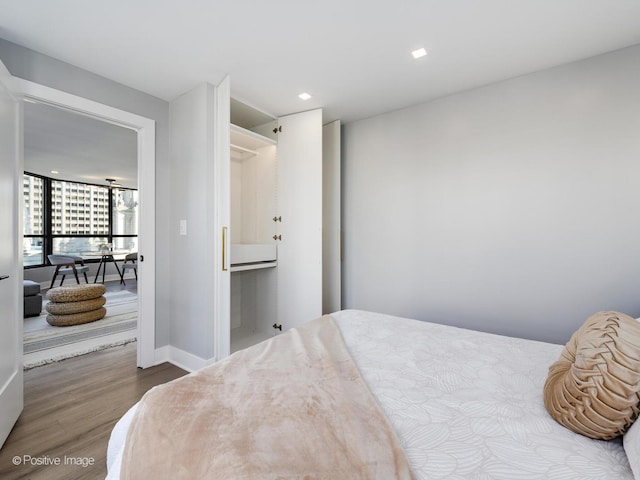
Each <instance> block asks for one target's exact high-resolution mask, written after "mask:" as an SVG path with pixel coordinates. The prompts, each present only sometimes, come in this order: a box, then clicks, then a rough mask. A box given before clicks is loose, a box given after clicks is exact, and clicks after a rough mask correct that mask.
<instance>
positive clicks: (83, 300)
mask: <svg viewBox="0 0 640 480" xmlns="http://www.w3.org/2000/svg"><path fill="white" fill-rule="evenodd" d="M104 292H106V288H105V287H104V285H102V284H93V285H89V284H87V285H71V286H68V287H55V288H52V289H50V290H49V291H48V292H47V298H48V299H49V303H47V305H46V309H47V312H49V314H48V315H47V322H49V324H50V325H53V326H55V327H67V326H69V325H80V324H82V323H89V322H95V321H96V320H100V319H101V318H104V316H105V315H106V314H107V309H106V308H104V304H105V303H106V301H107V299H106V298H104V296H103V295H104Z"/></svg>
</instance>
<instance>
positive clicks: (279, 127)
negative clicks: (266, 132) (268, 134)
mask: <svg viewBox="0 0 640 480" xmlns="http://www.w3.org/2000/svg"><path fill="white" fill-rule="evenodd" d="M278 132H282V125H280V126H278V127H276V128H274V129H273V133H278Z"/></svg>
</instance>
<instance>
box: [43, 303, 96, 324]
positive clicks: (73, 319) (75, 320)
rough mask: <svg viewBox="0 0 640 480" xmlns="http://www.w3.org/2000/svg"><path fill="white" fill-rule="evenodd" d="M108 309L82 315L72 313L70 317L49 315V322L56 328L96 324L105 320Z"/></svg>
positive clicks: (91, 311)
mask: <svg viewBox="0 0 640 480" xmlns="http://www.w3.org/2000/svg"><path fill="white" fill-rule="evenodd" d="M106 314H107V309H106V308H104V307H100V308H98V309H97V310H90V311H88V312H82V313H71V314H69V315H52V314H49V315H47V322H48V323H49V325H53V326H54V327H69V326H71V325H81V324H83V323H89V322H95V321H96V320H100V319H101V318H104V316H105V315H106Z"/></svg>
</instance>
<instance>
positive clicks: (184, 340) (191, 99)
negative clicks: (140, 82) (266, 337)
mask: <svg viewBox="0 0 640 480" xmlns="http://www.w3.org/2000/svg"><path fill="white" fill-rule="evenodd" d="M214 95H215V87H213V86H211V85H208V84H204V83H203V84H201V85H199V86H198V87H196V88H194V89H193V90H191V91H189V92H187V93H185V94H183V95H181V96H180V97H178V98H176V99H175V100H173V101H171V103H170V107H169V112H170V119H171V141H170V151H171V153H170V161H171V163H172V171H173V175H172V179H171V197H172V198H174V199H175V201H173V202H172V203H171V209H170V210H169V211H168V212H167V213H168V216H169V217H170V222H171V225H172V229H171V235H170V251H171V258H172V262H171V317H172V318H173V319H175V320H174V321H173V322H172V324H171V345H172V346H174V347H177V348H179V349H180V350H182V351H184V352H187V353H190V354H192V355H195V356H197V357H199V358H200V359H204V360H211V359H212V358H213V357H214V354H215V348H214V332H213V327H214V325H213V318H214V309H213V306H214V305H213V298H214V293H215V292H214V289H215V283H214V277H215V275H214V272H213V269H212V268H211V267H210V266H211V265H213V258H212V255H213V252H214V251H216V249H215V245H214V241H215V235H214V233H213V232H214V231H215V230H214V226H213V224H212V223H210V219H211V218H212V209H211V208H207V206H210V205H212V201H213V197H214V191H213V189H212V188H211V187H212V185H213V184H214V182H213V178H212V176H211V172H212V171H213V169H212V166H213V148H212V147H213V143H212V139H211V136H212V133H213V129H214V127H215V125H214V119H213V115H212V114H213V113H214V109H213V108H212V107H211V106H212V104H213V97H214ZM182 220H184V221H186V234H185V235H180V234H179V232H180V222H181V221H182ZM207 266H209V267H207Z"/></svg>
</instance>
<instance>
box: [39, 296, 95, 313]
mask: <svg viewBox="0 0 640 480" xmlns="http://www.w3.org/2000/svg"><path fill="white" fill-rule="evenodd" d="M106 302H107V299H106V298H104V297H103V296H102V295H101V296H99V297H98V298H92V299H91V300H80V301H79V302H49V303H47V305H46V306H45V308H46V309H47V312H49V313H50V314H52V315H69V314H71V313H84V312H90V311H91V310H97V309H98V308H100V307H102V306H103V305H104V304H105V303H106Z"/></svg>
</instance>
